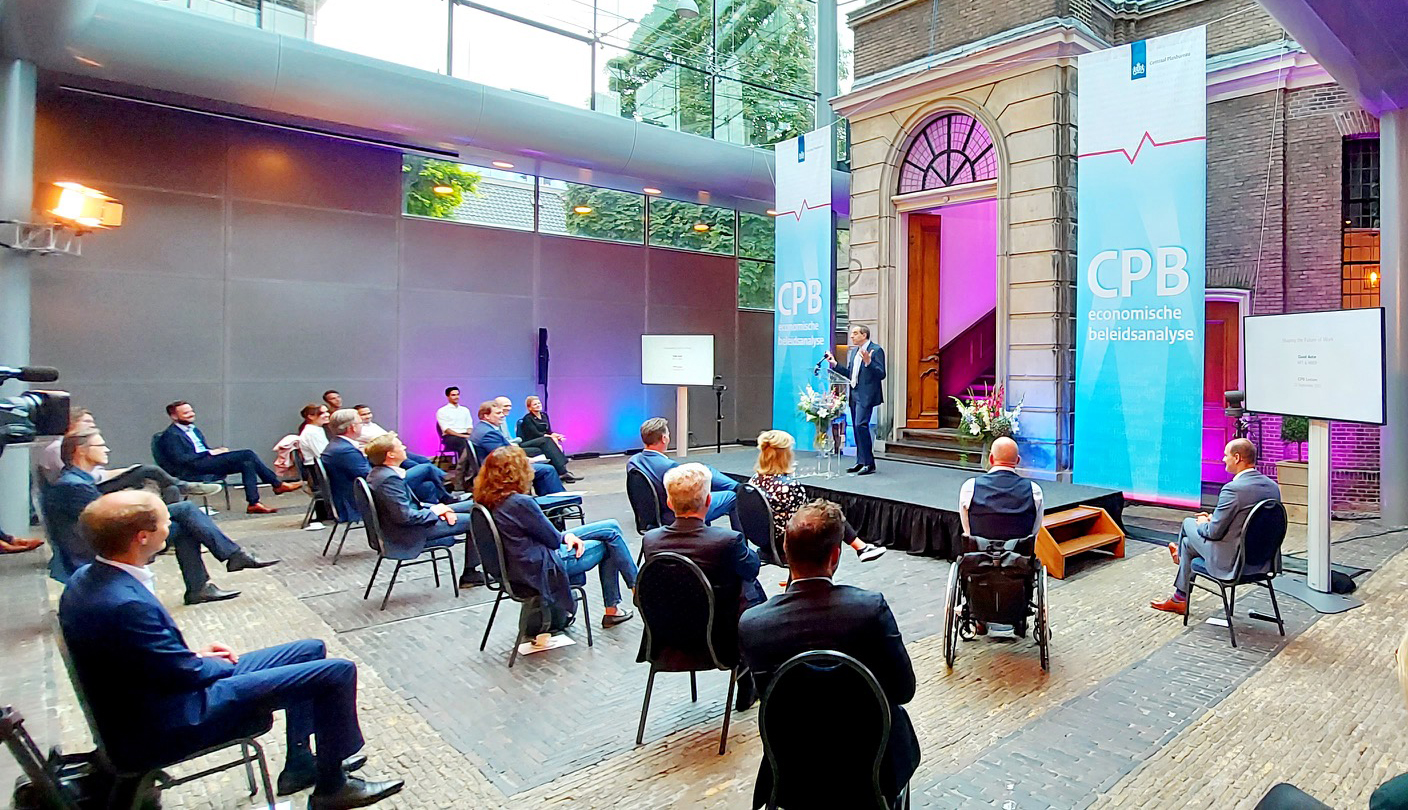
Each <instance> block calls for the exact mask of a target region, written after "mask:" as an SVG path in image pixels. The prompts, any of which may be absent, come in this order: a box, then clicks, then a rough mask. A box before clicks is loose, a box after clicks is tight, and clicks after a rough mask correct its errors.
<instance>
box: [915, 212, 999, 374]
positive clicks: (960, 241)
mask: <svg viewBox="0 0 1408 810" xmlns="http://www.w3.org/2000/svg"><path fill="white" fill-rule="evenodd" d="M930 213H934V214H938V215H939V217H940V220H939V228H940V234H939V345H940V346H942V345H945V344H947V343H948V342H949V341H950V340H953V338H955V337H957V336H958V335H959V334H961V333H962V332H963V330H964V329H967V328H968V327H970V326H972V325H973V324H974V323H976V322H977V321H978V319H979V318H982V317H983V316H984V315H986V314H988V313H989V312H991V311H992V308H993V307H995V306H997V200H978V201H976V202H968V203H958V204H956V205H946V206H943V207H942V208H938V209H936V210H934V211H931V212H930Z"/></svg>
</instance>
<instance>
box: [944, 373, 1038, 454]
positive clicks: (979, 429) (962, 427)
mask: <svg viewBox="0 0 1408 810" xmlns="http://www.w3.org/2000/svg"><path fill="white" fill-rule="evenodd" d="M1004 396H1005V391H1004V390H1003V387H1002V386H1000V385H999V386H998V387H997V390H995V391H993V392H992V394H991V396H987V397H979V396H974V395H973V392H972V390H971V389H970V390H969V391H968V396H967V400H968V401H967V402H964V401H963V400H961V399H959V398H958V397H953V398H952V399H953V401H954V402H955V403H957V404H958V415H959V422H958V435H959V437H961V438H964V439H967V440H969V441H981V442H984V443H987V442H990V441H992V440H993V439H996V438H998V437H999V436H1016V435H1017V434H1018V433H1020V432H1021V425H1020V423H1019V422H1018V417H1020V416H1021V414H1022V403H1020V402H1018V403H1017V404H1016V406H1014V407H1012V408H1004V407H1003V404H1004V403H1003V398H1004Z"/></svg>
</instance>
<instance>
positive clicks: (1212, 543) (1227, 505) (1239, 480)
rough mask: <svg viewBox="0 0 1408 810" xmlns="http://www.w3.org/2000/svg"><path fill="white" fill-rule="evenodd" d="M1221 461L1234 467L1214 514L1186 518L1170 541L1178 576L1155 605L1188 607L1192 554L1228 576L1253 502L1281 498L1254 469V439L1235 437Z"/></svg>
mask: <svg viewBox="0 0 1408 810" xmlns="http://www.w3.org/2000/svg"><path fill="white" fill-rule="evenodd" d="M1222 464H1223V466H1224V467H1226V469H1227V471H1228V472H1230V473H1232V480H1231V481H1228V482H1227V483H1226V484H1223V485H1222V491H1221V492H1219V493H1218V495H1217V508H1216V509H1214V510H1213V512H1212V514H1211V515H1209V514H1208V513H1207V512H1199V513H1198V515H1197V516H1196V517H1190V518H1185V519H1184V521H1183V533H1182V535H1181V536H1180V537H1179V538H1178V542H1177V543H1169V544H1168V553H1169V554H1171V555H1172V556H1173V561H1174V563H1176V564H1177V565H1178V576H1177V577H1176V578H1175V579H1174V581H1173V596H1171V597H1169V598H1168V599H1165V600H1164V601H1162V602H1150V603H1149V607H1152V608H1153V609H1155V610H1166V611H1168V612H1169V613H1177V614H1179V615H1180V616H1181V615H1183V614H1184V613H1187V612H1188V580H1190V579H1192V575H1193V560H1195V559H1200V558H1201V559H1202V561H1203V566H1204V567H1205V568H1207V571H1208V573H1209V574H1211V575H1212V576H1214V577H1218V578H1221V579H1226V578H1228V577H1230V576H1232V569H1233V568H1234V567H1236V565H1237V554H1238V552H1239V550H1240V549H1241V548H1242V543H1243V542H1244V541H1245V537H1244V535H1245V533H1246V528H1247V516H1248V515H1249V514H1251V511H1252V507H1253V506H1256V505H1257V504H1258V503H1260V502H1261V501H1265V500H1273V501H1280V500H1281V488H1280V487H1278V486H1276V482H1275V481H1272V480H1271V479H1270V478H1267V477H1266V476H1264V475H1262V474H1261V473H1259V472H1257V470H1256V445H1254V444H1252V443H1251V442H1249V441H1247V440H1246V439H1233V440H1232V441H1230V442H1228V443H1227V446H1226V447H1225V448H1223V451H1222Z"/></svg>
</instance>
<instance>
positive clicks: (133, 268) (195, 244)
mask: <svg viewBox="0 0 1408 810" xmlns="http://www.w3.org/2000/svg"><path fill="white" fill-rule="evenodd" d="M103 190H104V191H106V192H107V193H109V194H111V195H113V196H114V197H117V198H118V199H120V200H122V202H123V205H124V206H125V209H124V212H123V213H124V217H123V220H122V227H120V228H117V229H115V230H111V231H104V232H102V233H97V234H94V235H93V236H91V237H89V238H86V239H84V240H83V256H82V258H80V259H78V260H77V262H76V264H77V265H78V266H80V267H82V268H84V269H87V270H98V271H102V272H114V273H160V274H169V275H177V276H199V277H202V278H220V277H222V276H223V275H224V274H225V228H224V202H223V201H222V200H221V199H220V198H219V197H205V196H196V195H193V194H183V193H175V192H165V191H150V190H146V189H138V188H132V187H129V186H108V187H106V188H104V189H103Z"/></svg>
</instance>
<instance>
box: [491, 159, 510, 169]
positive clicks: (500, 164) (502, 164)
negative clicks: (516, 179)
mask: <svg viewBox="0 0 1408 810" xmlns="http://www.w3.org/2000/svg"><path fill="white" fill-rule="evenodd" d="M490 165H491V166H493V167H494V168H496V169H512V168H513V164H512V163H509V162H508V161H507V160H496V161H494V162H493V163H491V164H490Z"/></svg>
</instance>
